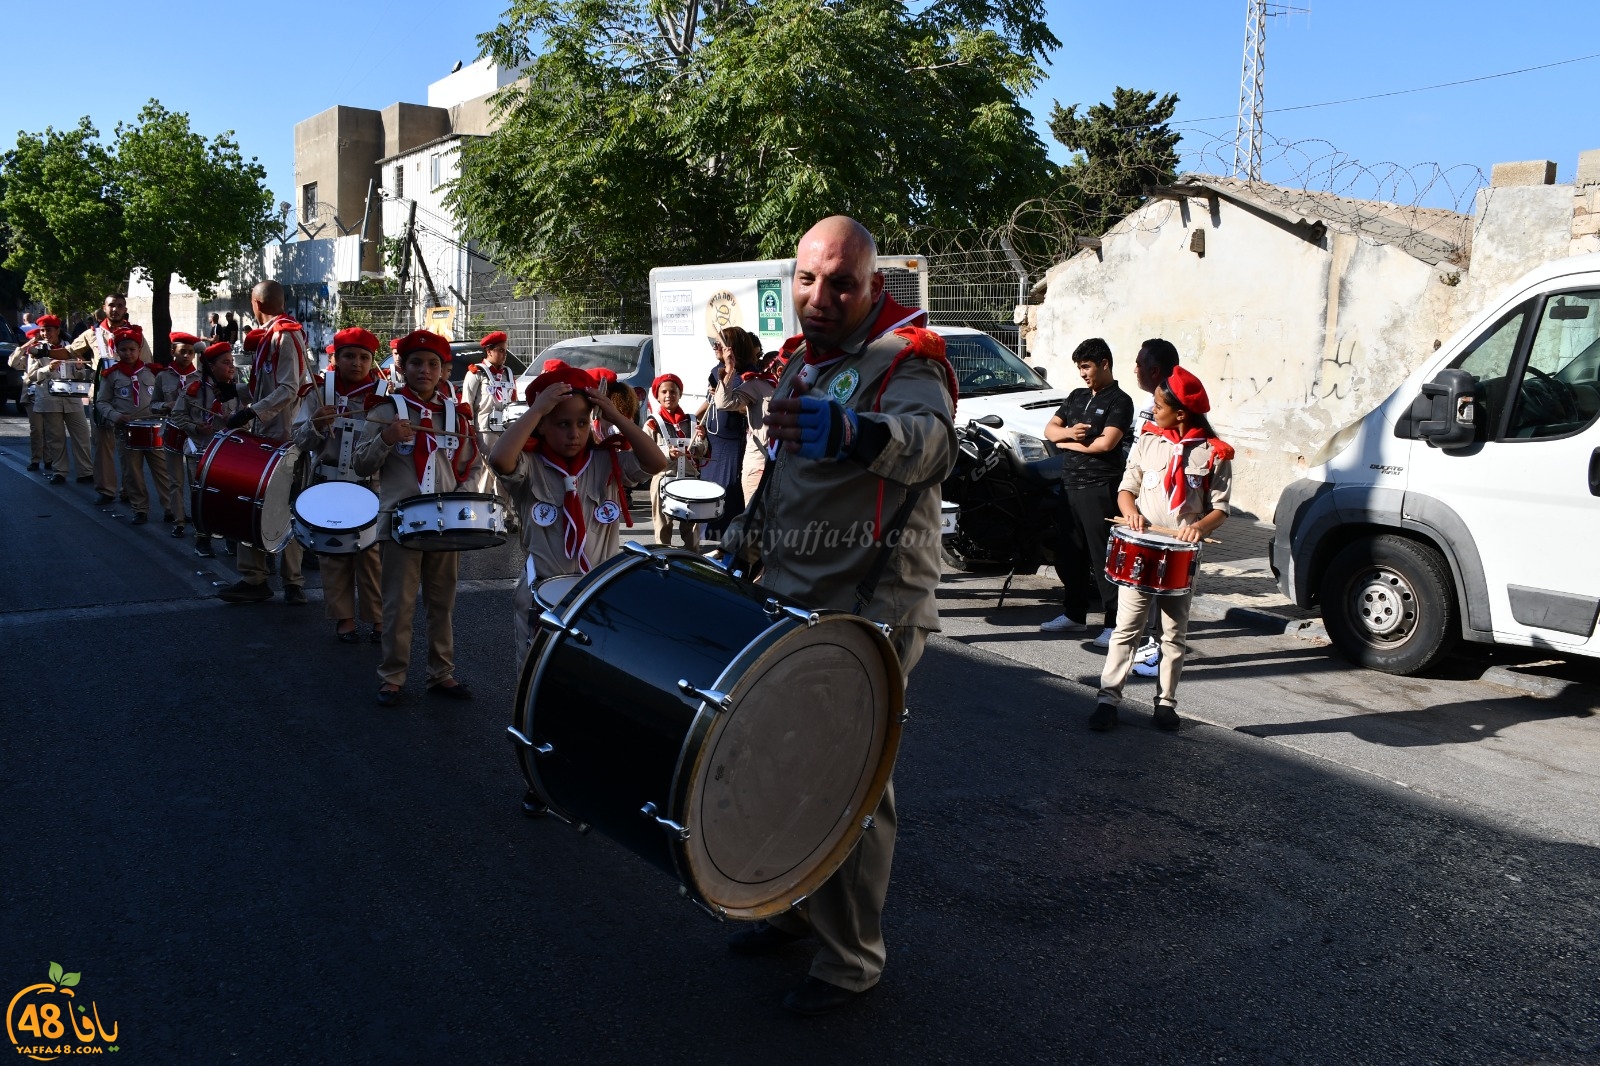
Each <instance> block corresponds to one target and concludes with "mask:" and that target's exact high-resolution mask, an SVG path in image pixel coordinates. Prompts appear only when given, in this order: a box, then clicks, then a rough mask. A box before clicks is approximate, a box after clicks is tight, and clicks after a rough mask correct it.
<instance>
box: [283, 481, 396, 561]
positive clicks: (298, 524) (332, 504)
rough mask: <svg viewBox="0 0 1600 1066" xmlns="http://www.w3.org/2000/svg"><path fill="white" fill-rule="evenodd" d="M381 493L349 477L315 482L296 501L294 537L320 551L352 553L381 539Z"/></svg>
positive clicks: (332, 553)
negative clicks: (379, 515)
mask: <svg viewBox="0 0 1600 1066" xmlns="http://www.w3.org/2000/svg"><path fill="white" fill-rule="evenodd" d="M378 510H379V508H378V496H377V494H376V493H374V492H372V491H371V490H370V489H367V488H364V487H363V486H361V485H352V484H351V483H350V482H348V481H327V482H323V483H322V484H320V485H312V486H311V487H310V488H308V489H306V490H305V491H304V492H302V493H301V494H300V495H299V496H297V497H296V498H295V501H294V539H295V540H297V541H299V542H300V543H301V544H303V545H305V547H307V548H309V549H310V550H311V551H314V552H316V553H317V554H318V555H353V554H354V553H356V552H359V551H365V550H366V549H368V548H370V547H372V546H373V545H374V544H376V543H378Z"/></svg>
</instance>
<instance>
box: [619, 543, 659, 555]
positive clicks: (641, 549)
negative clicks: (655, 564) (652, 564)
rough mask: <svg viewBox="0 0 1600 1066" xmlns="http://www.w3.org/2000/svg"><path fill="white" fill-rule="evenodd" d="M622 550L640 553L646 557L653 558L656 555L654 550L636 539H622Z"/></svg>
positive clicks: (635, 553)
mask: <svg viewBox="0 0 1600 1066" xmlns="http://www.w3.org/2000/svg"><path fill="white" fill-rule="evenodd" d="M622 550H623V551H625V552H631V553H632V554H634V555H641V556H643V557H644V558H646V559H654V558H655V557H656V553H655V552H653V551H651V550H650V549H649V548H646V547H645V546H644V545H642V544H640V543H639V542H638V541H636V540H626V541H623V542H622Z"/></svg>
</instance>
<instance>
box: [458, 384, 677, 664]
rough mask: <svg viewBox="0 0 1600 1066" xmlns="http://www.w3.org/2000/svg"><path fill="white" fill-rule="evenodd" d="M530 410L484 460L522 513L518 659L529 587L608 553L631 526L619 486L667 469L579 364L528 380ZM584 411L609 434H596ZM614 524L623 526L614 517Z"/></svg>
mask: <svg viewBox="0 0 1600 1066" xmlns="http://www.w3.org/2000/svg"><path fill="white" fill-rule="evenodd" d="M527 401H528V411H527V413H526V414H524V415H523V416H522V417H521V418H519V419H517V420H516V421H515V422H513V423H512V424H511V425H510V426H508V427H506V431H505V434H504V435H503V436H502V437H501V438H500V439H499V440H498V441H496V442H495V446H494V450H493V451H492V452H490V454H489V465H490V466H491V467H493V468H494V471H495V473H496V474H498V475H500V481H501V484H503V485H504V486H505V488H506V491H507V492H508V493H509V494H510V496H511V501H512V504H513V506H514V507H516V509H517V510H518V511H519V512H520V514H521V516H522V547H523V550H524V551H526V552H527V554H528V560H527V563H526V565H525V567H524V573H523V578H524V579H523V580H522V581H519V582H518V583H517V591H516V594H515V596H514V597H513V598H512V607H513V619H512V621H513V625H514V627H515V636H516V655H517V662H518V663H519V664H520V663H521V662H522V660H523V659H524V658H525V657H526V656H527V654H528V649H529V648H531V647H532V646H533V628H532V625H531V619H530V617H529V616H530V614H531V612H532V610H533V603H534V600H533V586H534V585H535V584H536V583H538V582H540V581H543V580H544V579H546V578H550V577H557V576H559V575H562V574H582V573H587V572H588V571H589V570H591V569H592V568H594V567H595V566H598V565H599V564H600V563H602V562H604V561H605V560H606V559H609V558H610V557H611V556H613V555H615V554H616V553H617V551H618V549H619V548H620V547H621V541H622V537H621V524H631V521H632V520H631V518H630V517H629V516H628V511H627V492H628V489H629V487H631V486H633V485H637V484H639V483H640V482H642V481H643V480H644V479H645V478H646V477H648V476H650V475H651V474H658V473H660V472H661V471H663V470H665V469H666V468H667V457H666V456H665V455H663V454H661V449H660V448H658V447H656V444H655V442H654V441H653V440H651V439H650V436H649V434H647V433H645V431H644V430H643V429H641V428H640V427H639V426H638V424H636V423H635V422H634V421H633V420H632V419H629V418H627V417H625V416H624V415H623V414H622V412H620V411H618V410H617V408H616V405H615V404H614V403H612V402H611V399H610V397H608V396H607V395H606V392H605V389H604V388H602V387H601V386H600V384H599V383H597V382H596V381H595V379H594V378H593V377H591V376H590V375H589V374H588V373H586V372H585V371H582V370H579V369H577V368H576V367H570V366H563V367H558V368H556V369H555V370H552V371H549V372H547V373H544V374H540V375H539V376H538V377H536V378H534V379H533V381H532V382H531V383H530V384H529V385H528V390H527ZM591 409H592V410H593V411H594V412H596V413H597V414H598V415H599V416H600V417H601V419H603V420H604V421H605V422H606V423H607V424H608V425H610V426H614V427H615V428H616V435H615V436H612V437H609V438H607V440H606V442H605V443H603V444H601V443H597V442H596V441H595V436H594V431H593V428H592V425H591V421H590V411H591ZM619 523H621V524H619Z"/></svg>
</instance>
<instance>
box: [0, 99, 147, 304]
mask: <svg viewBox="0 0 1600 1066" xmlns="http://www.w3.org/2000/svg"><path fill="white" fill-rule="evenodd" d="M3 166H4V174H5V183H4V189H3V194H0V210H3V212H4V214H5V219H6V225H7V226H8V227H9V229H10V239H11V250H10V254H9V255H8V256H7V257H6V259H5V266H7V267H9V268H11V269H13V270H16V271H18V272H20V273H21V274H22V275H23V276H24V277H25V278H26V284H27V288H28V291H29V292H31V293H33V294H34V295H35V296H36V297H38V298H39V299H41V300H43V301H44V302H45V304H46V305H47V306H49V307H50V308H51V310H54V311H59V312H61V313H62V314H63V315H66V314H71V313H73V312H76V311H81V310H83V309H85V308H88V307H93V306H96V305H98V304H99V303H100V300H101V299H102V298H103V297H104V296H105V294H106V293H107V292H114V291H117V290H120V289H122V288H123V287H124V286H125V285H127V283H128V270H129V266H130V261H129V258H128V255H127V251H126V245H125V243H124V241H123V237H122V209H121V205H120V204H119V203H118V202H117V199H116V196H115V193H114V191H113V189H112V183H113V180H114V169H115V167H114V159H113V157H112V155H111V152H110V151H109V150H108V149H107V148H106V147H105V145H103V144H102V143H101V142H100V134H99V132H98V131H97V130H96V129H95V128H94V125H93V124H92V123H91V122H90V121H89V119H88V118H83V119H80V120H79V122H78V125H77V126H75V127H73V128H72V129H67V130H57V129H54V128H50V127H47V128H46V129H45V131H44V132H43V133H19V134H18V135H17V145H16V147H15V148H13V149H11V150H10V151H8V152H6V154H5V157H4V160H3Z"/></svg>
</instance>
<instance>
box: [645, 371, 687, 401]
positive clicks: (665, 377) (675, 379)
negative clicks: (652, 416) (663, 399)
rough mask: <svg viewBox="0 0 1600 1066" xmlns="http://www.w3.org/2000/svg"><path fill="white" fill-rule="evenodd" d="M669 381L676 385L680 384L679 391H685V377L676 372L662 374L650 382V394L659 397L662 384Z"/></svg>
mask: <svg viewBox="0 0 1600 1066" xmlns="http://www.w3.org/2000/svg"><path fill="white" fill-rule="evenodd" d="M668 381H670V382H672V383H673V384H674V385H676V386H678V391H679V392H682V391H683V379H682V378H680V377H679V376H678V375H676V374H662V375H661V376H660V377H658V378H656V379H655V380H654V381H652V382H651V383H650V395H652V396H656V397H659V396H660V393H659V391H658V390H659V389H660V388H661V386H662V384H663V383H664V382H668Z"/></svg>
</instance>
